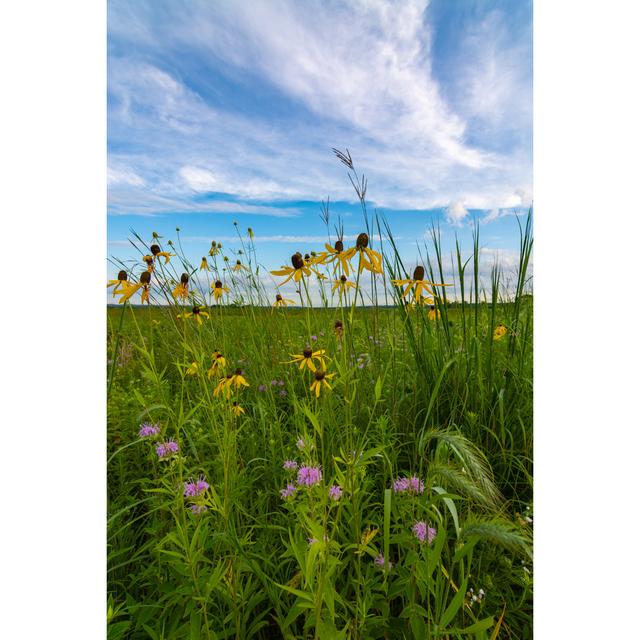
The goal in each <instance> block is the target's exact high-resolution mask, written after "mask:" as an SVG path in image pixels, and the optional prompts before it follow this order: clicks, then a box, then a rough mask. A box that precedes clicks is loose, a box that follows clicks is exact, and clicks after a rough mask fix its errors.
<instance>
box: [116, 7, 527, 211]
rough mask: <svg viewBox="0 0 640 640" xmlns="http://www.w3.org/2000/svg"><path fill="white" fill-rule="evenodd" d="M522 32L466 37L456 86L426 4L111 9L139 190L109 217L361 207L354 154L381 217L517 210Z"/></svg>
mask: <svg viewBox="0 0 640 640" xmlns="http://www.w3.org/2000/svg"><path fill="white" fill-rule="evenodd" d="M510 26H511V25H510V22H509V15H508V14H507V13H506V12H500V11H492V12H489V13H488V14H487V15H486V16H485V17H484V19H482V20H480V21H478V20H476V21H469V20H466V21H465V22H464V23H462V25H461V28H460V34H459V42H458V44H457V49H456V50H455V51H454V52H453V53H452V58H451V60H450V63H451V65H452V68H453V69H454V70H455V74H454V75H452V77H455V78H456V80H455V81H453V80H452V81H450V82H448V81H446V80H444V79H443V78H442V77H441V74H439V73H438V71H439V65H440V64H441V61H440V60H439V58H438V57H437V56H436V54H435V52H434V41H435V40H436V38H437V37H438V33H437V25H436V24H435V23H434V21H433V19H432V16H431V13H430V10H429V5H428V3H427V1H426V0H412V1H407V2H403V3H394V2H388V1H385V0H375V1H370V2H364V1H362V2H350V3H347V2H344V3H341V2H332V3H326V2H320V1H319V0H318V1H315V2H311V1H310V2H304V3H295V2H285V1H279V0H270V1H269V2H266V1H258V0H257V1H255V2H252V3H251V5H250V10H249V9H248V7H247V5H246V4H245V3H242V2H234V3H230V2H222V1H220V2H210V1H207V2H204V1H200V2H198V1H194V2H190V3H188V4H186V5H184V4H180V5H178V4H175V3H158V2H136V3H126V2H121V1H119V0H112V1H111V2H110V3H109V36H110V57H109V97H110V99H109V132H110V133H109V135H110V152H111V153H110V155H111V158H110V163H111V160H112V159H113V164H112V166H113V169H112V172H111V173H112V175H113V176H114V181H113V182H112V184H113V185H115V186H120V185H126V186H128V187H130V189H128V190H127V191H126V194H125V192H123V191H122V190H121V191H120V192H119V193H118V192H112V191H110V193H109V202H110V210H111V211H112V212H113V213H120V212H122V211H123V210H127V211H128V212H133V211H134V209H135V208H136V207H137V206H138V205H139V204H140V203H141V202H142V200H143V199H142V198H138V200H137V201H132V203H131V204H130V205H128V204H127V203H126V202H125V200H124V196H125V195H126V196H127V197H133V195H134V193H135V191H136V189H138V190H139V191H142V190H144V192H145V194H147V195H148V194H151V195H152V196H153V197H152V198H151V201H150V202H148V203H147V204H148V206H147V207H146V208H145V212H146V214H149V213H152V212H153V202H152V201H153V199H154V198H156V197H157V198H170V199H176V200H181V201H184V202H186V201H187V200H188V199H189V198H193V196H194V193H195V194H200V193H204V192H208V191H213V192H217V193H226V194H231V195H233V196H236V197H238V198H245V199H248V200H251V199H260V200H263V201H264V200H271V201H278V200H293V199H296V198H298V199H314V200H318V199H319V198H320V197H323V196H324V195H326V194H327V193H330V194H331V195H332V197H335V198H341V199H346V198H352V195H353V194H352V193H351V192H350V190H349V188H348V187H349V185H348V183H347V184H346V186H345V180H344V172H343V170H342V167H340V166H339V165H338V164H337V163H336V162H335V160H334V159H333V158H332V157H331V154H330V152H329V148H330V147H331V146H348V147H349V148H350V149H351V150H352V152H353V154H354V158H355V159H356V160H357V163H358V166H359V169H360V170H361V171H364V172H365V173H366V174H367V175H368V177H369V184H370V190H369V195H370V197H371V199H372V201H373V202H374V203H375V204H377V205H378V206H382V207H387V208H412V209H421V208H430V207H437V206H447V205H448V204H449V203H451V202H456V201H460V202H464V203H465V205H466V207H470V208H487V209H490V208H500V207H507V206H513V205H512V204H510V202H513V194H514V192H515V191H516V190H518V189H521V190H530V187H531V177H530V175H531V159H530V145H529V137H530V131H531V123H530V102H531V96H530V90H529V88H530V74H529V72H528V70H527V65H528V64H529V63H530V60H529V57H528V56H529V52H528V49H527V47H526V46H524V45H523V46H519V45H518V44H514V43H513V42H512V41H510V40H509V29H510ZM284 33H286V34H287V36H286V37H283V34H284ZM525 45H526V43H525ZM455 96H458V99H456V98H455ZM527 109H529V110H527ZM514 114H515V115H514ZM509 123H512V124H509ZM513 123H515V124H513ZM486 131H490V132H491V134H492V135H491V136H487V135H485V133H486ZM116 163H120V164H119V165H118V164H116ZM119 166H126V167H128V169H127V171H129V172H130V176H131V177H130V179H129V181H128V182H127V180H126V175H127V174H123V173H122V171H123V170H122V169H119V168H118V167H119ZM118 171H121V174H118ZM132 176H137V177H138V178H139V180H141V181H142V182H141V183H136V182H135V180H136V178H134V177H132ZM131 180H134V182H132V181H131ZM114 201H115V202H114ZM155 202H156V204H159V203H158V201H157V200H156V201H155ZM166 210H167V209H166V208H165V209H162V211H166Z"/></svg>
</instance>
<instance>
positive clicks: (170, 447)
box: [156, 440, 178, 459]
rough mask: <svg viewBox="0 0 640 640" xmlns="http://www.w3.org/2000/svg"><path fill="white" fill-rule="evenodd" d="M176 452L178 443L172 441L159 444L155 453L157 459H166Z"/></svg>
mask: <svg viewBox="0 0 640 640" xmlns="http://www.w3.org/2000/svg"><path fill="white" fill-rule="evenodd" d="M177 452H178V443H177V442H175V441H174V440H167V441H166V442H161V443H160V444H159V445H158V446H157V447H156V453H157V454H158V458H160V459H162V458H168V457H169V456H170V455H171V454H172V453H177Z"/></svg>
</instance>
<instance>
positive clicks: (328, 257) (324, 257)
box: [317, 240, 356, 276]
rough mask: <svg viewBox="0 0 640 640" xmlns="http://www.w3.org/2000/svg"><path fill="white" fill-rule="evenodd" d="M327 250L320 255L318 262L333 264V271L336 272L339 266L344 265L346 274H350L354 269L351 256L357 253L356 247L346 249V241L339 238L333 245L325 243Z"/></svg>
mask: <svg viewBox="0 0 640 640" xmlns="http://www.w3.org/2000/svg"><path fill="white" fill-rule="evenodd" d="M324 246H325V248H326V250H327V251H326V252H325V253H322V254H320V256H318V258H317V261H318V264H333V272H334V273H335V272H336V269H337V268H338V266H340V267H342V271H343V273H344V275H346V276H348V275H349V273H350V272H351V271H352V270H353V267H352V266H351V258H353V256H354V255H355V254H356V249H355V247H351V249H347V250H346V251H345V249H344V243H343V242H342V240H338V241H337V242H336V243H335V245H334V246H333V247H332V246H331V245H330V244H327V243H325V245H324Z"/></svg>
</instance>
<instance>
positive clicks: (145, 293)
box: [140, 271, 151, 304]
mask: <svg viewBox="0 0 640 640" xmlns="http://www.w3.org/2000/svg"><path fill="white" fill-rule="evenodd" d="M140 282H141V283H142V291H141V293H140V303H141V304H144V303H145V302H146V303H147V304H151V302H150V301H149V289H150V286H149V285H150V284H151V271H145V272H143V273H141V274H140Z"/></svg>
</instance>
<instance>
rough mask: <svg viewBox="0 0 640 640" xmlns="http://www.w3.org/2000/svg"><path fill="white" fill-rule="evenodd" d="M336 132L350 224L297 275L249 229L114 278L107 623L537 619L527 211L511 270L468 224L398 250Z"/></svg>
mask: <svg viewBox="0 0 640 640" xmlns="http://www.w3.org/2000/svg"><path fill="white" fill-rule="evenodd" d="M337 155H338V157H339V159H340V160H341V161H342V162H343V163H344V164H345V165H346V167H347V170H348V172H349V177H350V178H351V180H352V184H353V185H354V188H355V191H356V193H357V196H358V200H359V202H360V206H361V208H362V216H363V218H362V220H363V222H362V224H363V233H362V234H361V235H360V236H358V238H357V240H356V241H355V242H353V243H350V242H347V241H346V240H345V241H344V242H342V243H340V240H341V238H342V233H341V228H340V225H336V226H335V227H334V228H332V227H331V222H332V221H331V216H330V213H329V203H328V202H327V203H326V205H325V206H324V208H323V212H322V215H323V219H324V220H325V222H326V225H327V234H328V237H327V246H326V247H322V246H320V247H301V248H300V249H301V253H299V254H298V253H296V254H294V255H293V256H291V257H290V262H289V263H288V264H289V266H286V267H282V268H281V269H277V270H275V273H274V274H272V275H273V278H274V279H275V282H276V283H282V281H284V280H285V279H287V278H290V282H295V284H296V286H297V288H298V292H297V293H296V294H295V296H293V298H292V297H289V296H287V295H286V294H285V293H284V292H283V291H282V290H280V289H278V290H277V291H276V293H277V295H279V296H280V298H278V299H276V297H275V296H276V293H273V292H272V293H270V292H269V290H268V286H267V284H266V279H265V278H264V277H263V276H265V275H266V273H265V270H264V267H262V266H261V265H260V263H259V259H258V254H257V252H256V246H255V243H254V242H253V240H254V237H253V235H254V234H253V232H252V231H250V230H249V231H247V232H246V233H244V232H242V233H241V232H240V231H239V230H238V234H239V237H240V238H241V239H242V252H235V254H233V253H232V252H230V251H228V250H227V249H226V248H225V247H222V246H220V245H219V244H218V243H216V242H215V241H214V242H212V245H211V247H210V248H209V247H207V248H206V249H205V254H206V255H205V257H204V258H203V259H202V262H200V261H198V262H197V263H196V264H192V263H191V262H190V261H189V259H188V257H187V256H186V255H185V252H184V251H183V250H182V247H181V243H180V236H179V233H178V232H177V234H176V237H175V239H173V240H172V241H166V239H163V238H159V237H153V238H141V237H138V236H137V235H135V234H134V235H133V236H132V243H133V244H134V246H135V247H136V248H137V250H138V251H139V252H140V259H139V260H137V261H136V262H135V263H133V264H132V263H125V262H122V263H119V264H118V268H119V269H121V274H120V276H119V277H118V278H117V279H115V280H113V281H110V283H109V285H110V286H111V287H112V289H115V291H114V295H115V299H114V302H116V305H117V302H118V301H121V302H120V304H119V305H118V306H116V305H114V306H111V307H109V309H108V312H107V318H108V345H107V348H108V371H107V385H108V424H107V443H108V444H107V455H108V463H107V473H108V478H107V486H108V514H107V518H108V519H107V539H108V573H107V576H108V585H107V591H108V635H109V638H112V639H114V640H115V639H117V638H123V639H124V638H152V639H154V640H160V639H171V638H176V639H178V638H180V639H181V638H194V639H198V638H202V639H213V638H235V639H238V640H240V639H242V640H244V639H249V638H287V639H294V638H319V639H322V640H325V639H327V640H329V639H334V638H336V639H337V638H345V639H346V638H362V639H369V638H372V639H373V638H388V639H396V638H397V639H401V638H421V639H422V638H486V639H489V638H491V639H492V640H493V639H495V638H514V639H519V640H526V639H528V638H531V637H532V589H533V576H532V522H533V506H532V487H533V482H532V472H533V461H532V452H533V445H532V435H533V434H532V407H533V398H532V313H533V309H532V296H531V295H530V293H531V281H530V273H529V266H530V265H529V263H530V255H531V247H532V236H531V215H530V214H529V215H528V216H526V217H524V218H523V219H522V220H520V219H518V220H517V221H516V219H515V218H514V224H516V223H517V224H519V225H520V233H521V247H520V260H519V265H518V267H517V269H516V270H515V272H514V273H513V274H510V277H511V281H510V285H509V287H505V274H504V273H503V271H502V270H501V268H500V266H499V265H496V266H495V267H494V268H493V269H492V271H491V273H490V277H489V278H488V279H483V278H482V277H481V269H480V246H481V245H480V234H479V226H477V225H476V226H475V227H474V230H473V245H474V248H473V251H472V252H471V253H470V255H464V254H463V252H462V250H461V248H460V246H459V245H458V244H456V250H455V251H454V253H453V255H452V256H450V257H449V256H443V253H442V247H441V243H440V237H439V233H438V229H437V227H433V229H432V234H431V239H430V241H429V242H427V243H426V244H425V245H424V246H423V247H422V248H421V255H420V258H419V262H418V265H417V267H415V264H414V265H405V264H403V262H402V260H401V258H400V254H399V252H398V249H397V247H396V245H395V243H394V241H393V234H392V230H391V228H389V226H388V225H387V224H386V223H385V222H384V220H383V219H382V218H380V217H379V216H377V215H371V214H369V212H368V211H367V208H366V181H365V179H364V178H359V177H358V174H357V173H356V171H355V169H354V168H353V163H352V161H351V158H350V156H348V154H340V153H339V152H338V154H337ZM339 243H340V244H339ZM303 250H306V251H308V252H309V253H308V254H304V252H303ZM312 250H313V251H312ZM285 259H286V260H289V257H288V256H283V262H284V261H285ZM451 262H453V265H454V268H453V274H452V273H451V271H452V270H451V268H450V267H449V268H448V267H447V266H446V265H447V264H449V265H450V264H451ZM414 267H415V268H414ZM145 274H147V275H145ZM341 276H344V278H341ZM347 283H348V284H347ZM445 285H447V286H445ZM141 299H142V300H143V301H144V302H145V303H149V304H146V306H144V307H143V306H139V305H133V304H132V302H140V300H141ZM314 301H315V302H314ZM291 303H295V304H291Z"/></svg>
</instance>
